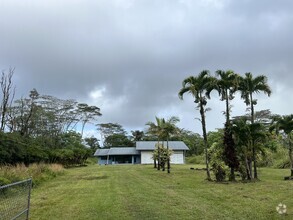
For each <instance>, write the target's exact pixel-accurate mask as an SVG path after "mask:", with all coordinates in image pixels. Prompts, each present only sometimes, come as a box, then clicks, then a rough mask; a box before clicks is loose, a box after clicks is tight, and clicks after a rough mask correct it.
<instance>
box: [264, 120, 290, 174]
mask: <svg viewBox="0 0 293 220" xmlns="http://www.w3.org/2000/svg"><path fill="white" fill-rule="evenodd" d="M273 130H276V132H277V134H278V133H280V131H281V132H282V133H281V134H282V137H283V139H284V140H285V143H286V145H287V146H288V154H289V160H290V163H291V178H292V177H293V143H292V142H293V140H292V139H293V115H292V114H291V115H285V116H282V117H280V116H277V117H275V118H273V121H272V126H271V127H270V131H273Z"/></svg>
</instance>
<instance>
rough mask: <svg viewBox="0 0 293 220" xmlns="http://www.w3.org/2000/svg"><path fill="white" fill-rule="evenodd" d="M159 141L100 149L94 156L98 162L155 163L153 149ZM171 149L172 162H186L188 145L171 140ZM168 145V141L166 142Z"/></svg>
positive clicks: (139, 142) (165, 144)
mask: <svg viewBox="0 0 293 220" xmlns="http://www.w3.org/2000/svg"><path fill="white" fill-rule="evenodd" d="M157 143H158V142H157V141H137V142H136V146H135V147H112V148H109V149H98V150H97V151H96V152H95V154H94V156H96V157H98V164H128V163H130V164H153V163H154V160H153V158H152V157H153V151H154V150H155V147H156V144H157ZM168 144H169V149H171V150H172V151H173V154H172V155H171V158H170V159H171V160H170V161H171V163H172V164H184V163H185V152H186V151H187V150H189V149H188V147H187V146H186V145H185V144H184V142H182V141H169V142H168ZM164 146H165V147H167V142H166V141H165V142H164Z"/></svg>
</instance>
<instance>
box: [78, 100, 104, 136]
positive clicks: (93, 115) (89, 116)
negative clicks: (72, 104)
mask: <svg viewBox="0 0 293 220" xmlns="http://www.w3.org/2000/svg"><path fill="white" fill-rule="evenodd" d="M77 111H78V113H79V115H80V120H81V122H82V125H81V136H83V130H84V127H85V125H86V123H88V122H91V121H95V120H96V119H97V117H99V116H101V115H102V114H101V112H100V108H99V107H97V106H89V105H88V104H86V103H79V104H78V105H77Z"/></svg>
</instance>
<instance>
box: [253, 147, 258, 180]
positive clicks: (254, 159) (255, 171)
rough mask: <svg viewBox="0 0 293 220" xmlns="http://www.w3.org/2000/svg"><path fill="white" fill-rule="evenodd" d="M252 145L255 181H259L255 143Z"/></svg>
mask: <svg viewBox="0 0 293 220" xmlns="http://www.w3.org/2000/svg"><path fill="white" fill-rule="evenodd" d="M252 145H253V148H252V157H253V158H252V160H253V177H254V179H258V176H257V166H256V158H255V147H254V141H252Z"/></svg>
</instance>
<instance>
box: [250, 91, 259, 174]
mask: <svg viewBox="0 0 293 220" xmlns="http://www.w3.org/2000/svg"><path fill="white" fill-rule="evenodd" d="M250 108H251V124H254V106H253V98H252V93H250ZM252 160H253V173H254V179H258V175H257V167H256V153H255V143H254V141H252Z"/></svg>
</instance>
